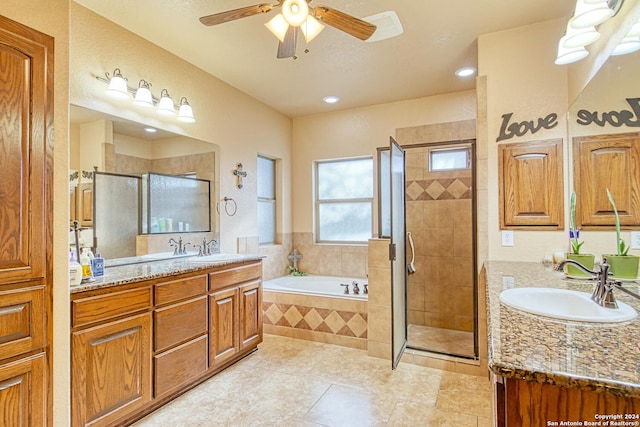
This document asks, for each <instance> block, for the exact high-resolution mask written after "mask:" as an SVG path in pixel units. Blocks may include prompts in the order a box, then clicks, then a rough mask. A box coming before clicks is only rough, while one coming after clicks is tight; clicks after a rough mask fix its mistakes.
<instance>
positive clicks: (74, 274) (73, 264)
mask: <svg viewBox="0 0 640 427" xmlns="http://www.w3.org/2000/svg"><path fill="white" fill-rule="evenodd" d="M81 282H82V266H80V264H79V263H78V261H77V260H76V252H75V251H74V250H70V251H69V285H70V286H78V285H79V284H80V283H81Z"/></svg>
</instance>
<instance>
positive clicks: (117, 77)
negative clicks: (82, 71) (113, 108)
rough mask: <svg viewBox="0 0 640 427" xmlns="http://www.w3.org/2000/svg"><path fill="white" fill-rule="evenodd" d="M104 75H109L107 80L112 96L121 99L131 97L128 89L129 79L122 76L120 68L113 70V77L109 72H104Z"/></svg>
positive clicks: (108, 90) (108, 89)
mask: <svg viewBox="0 0 640 427" xmlns="http://www.w3.org/2000/svg"><path fill="white" fill-rule="evenodd" d="M104 75H105V76H107V81H108V82H109V87H108V88H107V93H108V94H109V95H110V96H112V97H114V98H119V99H126V98H129V97H130V95H129V92H128V90H127V81H126V79H125V78H124V77H122V73H121V71H120V68H116V69H115V70H113V77H109V73H104Z"/></svg>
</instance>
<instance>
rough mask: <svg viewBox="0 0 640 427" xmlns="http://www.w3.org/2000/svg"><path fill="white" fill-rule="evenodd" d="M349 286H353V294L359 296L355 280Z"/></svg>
mask: <svg viewBox="0 0 640 427" xmlns="http://www.w3.org/2000/svg"><path fill="white" fill-rule="evenodd" d="M351 285H352V286H353V293H354V294H356V295H359V294H360V288H359V287H358V282H356V281H355V280H354V281H353V282H351Z"/></svg>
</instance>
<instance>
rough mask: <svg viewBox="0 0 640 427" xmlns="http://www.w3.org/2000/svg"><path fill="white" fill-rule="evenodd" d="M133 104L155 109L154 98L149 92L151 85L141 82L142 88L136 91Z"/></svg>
mask: <svg viewBox="0 0 640 427" xmlns="http://www.w3.org/2000/svg"><path fill="white" fill-rule="evenodd" d="M133 103H134V104H135V105H139V106H141V107H153V96H152V95H151V91H150V90H149V84H148V83H147V82H145V81H144V80H142V81H141V82H140V87H138V90H136V97H135V98H134V100H133Z"/></svg>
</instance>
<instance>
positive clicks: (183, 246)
mask: <svg viewBox="0 0 640 427" xmlns="http://www.w3.org/2000/svg"><path fill="white" fill-rule="evenodd" d="M190 244H191V243H182V237H180V238H179V239H178V240H177V241H176V239H174V238H173V237H172V238H170V239H169V246H171V247H173V255H174V256H176V255H186V254H187V245H190Z"/></svg>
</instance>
